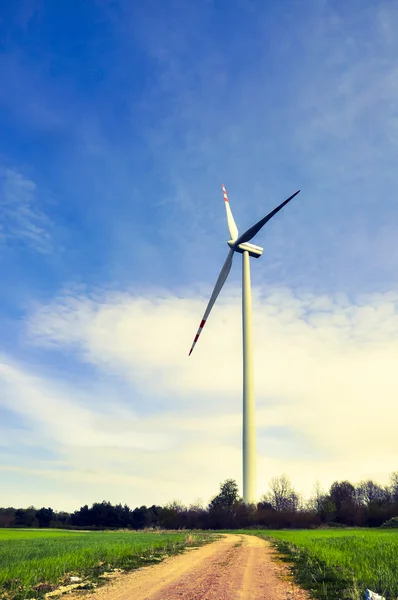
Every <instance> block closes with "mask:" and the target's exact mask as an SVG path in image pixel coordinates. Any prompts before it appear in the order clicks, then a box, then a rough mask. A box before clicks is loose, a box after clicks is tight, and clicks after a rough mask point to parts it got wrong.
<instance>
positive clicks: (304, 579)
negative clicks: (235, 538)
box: [246, 529, 398, 600]
mask: <svg viewBox="0 0 398 600" xmlns="http://www.w3.org/2000/svg"><path fill="white" fill-rule="evenodd" d="M246 533H251V534H255V535H259V536H260V537H263V538H266V539H268V540H269V541H271V543H273V545H274V546H275V547H276V548H277V550H278V552H279V553H280V555H281V558H282V559H283V560H284V561H285V562H288V563H289V564H290V566H291V569H292V573H293V576H294V578H295V580H296V581H297V582H298V583H299V584H300V585H301V586H302V587H304V588H306V589H308V590H310V591H311V593H312V595H313V596H314V597H316V598H319V599H320V600H359V599H362V598H364V595H365V590H366V588H369V589H371V590H373V591H375V592H377V593H378V594H381V595H382V596H384V597H385V598H387V599H388V600H396V599H397V597H398V532H396V531H386V530H377V529H372V530H369V529H349V530H347V529H346V530H344V531H336V530H310V531H308V530H300V531H295V530H292V531H257V532H253V531H251V532H249V531H247V532H246Z"/></svg>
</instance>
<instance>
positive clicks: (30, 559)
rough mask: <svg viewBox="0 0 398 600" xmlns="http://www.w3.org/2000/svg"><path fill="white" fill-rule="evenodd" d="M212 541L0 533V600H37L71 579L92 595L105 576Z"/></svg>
mask: <svg viewBox="0 0 398 600" xmlns="http://www.w3.org/2000/svg"><path fill="white" fill-rule="evenodd" d="M214 538H215V536H211V535H210V534H208V533H197V532H195V533H192V532H172V533H170V532H167V533H163V532H155V533H154V532H149V533H142V532H132V531H123V532H120V531H116V532H78V531H56V530H52V531H48V530H47V531H46V530H39V531H32V530H25V531H23V530H10V529H7V530H0V599H1V600H25V599H30V598H43V597H44V596H45V595H46V594H47V593H49V592H51V591H53V590H55V589H57V588H58V587H59V586H63V585H66V584H68V583H70V577H71V576H73V577H79V579H80V580H81V581H80V582H79V587H82V588H85V589H92V588H93V587H95V586H97V585H100V584H103V583H105V582H106V579H105V578H104V574H106V573H108V574H109V573H111V572H115V571H116V570H119V571H120V570H122V571H130V570H133V569H136V568H138V567H142V566H144V565H148V564H153V563H156V562H160V561H161V560H163V559H164V558H166V557H167V556H171V555H174V554H178V553H180V552H183V551H184V549H185V548H187V547H196V546H200V545H202V544H204V543H206V542H209V541H212V540H214Z"/></svg>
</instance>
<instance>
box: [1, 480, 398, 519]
mask: <svg viewBox="0 0 398 600" xmlns="http://www.w3.org/2000/svg"><path fill="white" fill-rule="evenodd" d="M394 517H398V471H396V472H394V473H392V474H391V477H390V483H389V485H387V486H381V485H379V484H377V483H375V482H374V481H372V480H367V481H361V482H360V483H358V484H352V483H350V482H349V481H335V482H334V483H332V485H331V486H330V489H329V490H328V491H327V492H325V491H323V490H322V489H321V487H320V486H319V484H316V485H315V486H314V491H313V494H312V496H311V497H310V498H309V499H308V500H304V499H303V498H302V496H301V495H300V494H299V493H297V492H296V490H295V489H294V488H293V486H292V484H291V482H290V480H289V478H288V477H287V476H286V475H282V476H280V477H275V478H273V479H272V480H271V482H270V484H269V491H268V492H267V493H266V494H264V495H263V496H262V498H261V500H260V502H258V503H257V504H245V503H244V502H243V501H242V499H241V498H240V497H239V491H238V485H237V483H236V482H235V481H234V480H233V479H227V480H226V481H224V482H223V483H222V484H221V485H220V490H219V493H218V494H217V495H216V496H214V498H213V499H212V500H211V502H210V503H209V504H208V505H207V506H203V505H201V504H197V505H191V506H188V507H187V506H184V505H182V504H181V503H179V502H177V501H174V502H171V503H169V504H166V505H165V506H157V505H153V506H150V507H147V506H140V507H137V508H134V509H131V508H130V507H129V506H127V504H125V505H122V504H116V505H112V504H111V503H110V502H106V501H103V502H94V504H93V505H92V506H91V507H89V506H88V505H85V506H82V507H81V508H79V510H76V511H75V512H73V513H68V512H62V511H55V510H53V509H52V508H49V507H48V508H46V507H42V508H40V509H37V508H34V507H33V506H30V507H28V508H13V507H8V508H0V527H36V528H37V527H39V528H46V527H51V528H68V529H71V528H72V529H73V528H76V529H136V530H139V529H145V528H160V529H181V528H186V529H241V528H248V527H259V528H268V529H280V528H298V529H299V528H315V527H322V526H335V527H336V526H351V527H353V526H355V527H379V526H380V525H382V524H383V523H385V522H387V521H389V520H390V519H393V518H394Z"/></svg>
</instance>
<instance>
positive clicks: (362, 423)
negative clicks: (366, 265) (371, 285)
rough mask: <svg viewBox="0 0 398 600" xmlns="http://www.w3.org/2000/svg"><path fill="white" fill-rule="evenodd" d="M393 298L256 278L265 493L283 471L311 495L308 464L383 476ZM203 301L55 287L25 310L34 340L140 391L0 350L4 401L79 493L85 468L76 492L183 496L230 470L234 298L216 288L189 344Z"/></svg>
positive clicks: (235, 423)
mask: <svg viewBox="0 0 398 600" xmlns="http://www.w3.org/2000/svg"><path fill="white" fill-rule="evenodd" d="M397 301H398V295H397V294H395V293H390V294H385V295H383V294H379V295H374V296H370V297H367V298H365V297H364V298H360V299H359V300H358V302H357V304H354V303H350V302H349V301H348V299H347V298H345V297H342V296H339V297H338V298H332V297H326V296H324V297H315V296H312V295H311V294H298V293H297V294H293V293H291V292H289V291H288V290H279V289H275V290H272V291H271V292H269V293H268V294H263V293H261V291H260V290H256V292H255V295H254V305H255V317H254V327H255V346H256V399H257V425H258V430H259V435H258V447H259V457H258V471H259V491H261V492H263V491H265V490H266V487H267V483H268V481H269V479H270V478H271V477H272V476H273V475H278V474H281V473H282V472H286V473H288V474H289V475H290V476H291V478H292V480H293V481H294V483H295V484H296V485H297V487H298V488H299V489H300V490H302V491H304V492H305V493H309V492H310V491H311V488H312V484H313V483H314V480H315V479H316V478H318V479H319V480H320V481H321V482H322V483H323V484H324V485H326V486H327V485H330V483H331V482H332V481H333V480H334V479H337V478H339V479H342V478H349V479H351V480H353V481H357V480H359V479H361V478H363V477H374V478H375V479H376V480H379V481H381V482H387V479H388V474H389V473H390V472H391V471H392V470H394V469H396V465H397V461H398V443H397V438H396V426H395V424H396V417H397V408H396V398H397V395H398V381H397V379H396V375H395V373H396V364H397V361H398V349H397V347H396V337H397V333H398V311H397ZM204 304H205V300H204V299H200V300H199V299H195V300H194V299H184V298H178V297H176V296H173V295H172V294H169V295H166V294H163V295H162V296H161V295H158V296H154V295H153V294H150V295H148V296H144V295H143V296H133V295H131V296H130V295H129V294H117V293H112V294H109V295H107V294H103V295H102V296H101V295H98V294H97V296H96V297H93V298H90V297H88V296H83V295H82V296H76V297H71V296H70V297H64V298H59V299H58V300H57V301H55V302H54V303H53V304H50V305H47V306H42V307H41V308H38V309H37V310H36V311H35V313H34V314H33V315H32V317H31V319H30V321H29V332H30V338H31V341H33V342H34V343H36V344H38V345H42V346H45V347H50V348H51V351H52V352H53V351H57V349H58V350H62V352H65V351H66V350H68V351H69V352H73V353H74V354H75V355H76V356H78V357H79V358H80V360H82V361H84V362H88V363H90V364H91V365H94V366H95V368H96V369H97V372H98V374H100V375H101V377H103V378H104V377H105V378H106V377H109V378H110V379H111V378H113V380H114V378H115V377H116V379H120V380H123V381H124V382H125V383H127V389H131V390H134V392H133V391H131V394H129V393H126V392H124V393H123V394H121V395H118V393H116V392H115V393H114V394H111V393H109V390H108V389H105V388H104V391H103V393H102V394H100V395H99V396H98V394H97V391H96V392H95V394H94V392H92V396H93V397H91V398H90V397H87V396H86V395H85V396H83V394H82V393H81V392H80V391H79V385H78V382H76V383H73V375H71V376H70V381H69V384H68V386H65V384H61V383H60V382H59V381H58V382H51V381H50V380H49V378H48V376H45V375H42V377H37V376H36V377H33V376H32V375H30V374H28V373H27V372H26V368H21V367H18V368H17V367H16V366H12V365H11V366H10V365H9V364H3V366H2V370H1V373H2V377H3V381H5V382H6V388H5V389H7V390H8V393H7V394H6V395H5V401H6V403H7V407H8V408H9V409H11V410H14V411H17V412H18V413H19V415H21V416H23V417H24V418H25V419H28V420H29V421H30V423H31V427H33V428H34V429H35V430H36V432H37V433H38V435H39V434H40V436H42V438H41V439H42V440H47V443H48V445H49V446H50V447H52V448H53V449H56V452H57V454H58V455H59V457H60V460H61V463H62V465H63V470H62V475H61V474H60V472H59V471H57V467H56V466H55V468H54V467H51V465H50V466H49V467H48V466H47V467H46V469H44V470H43V469H41V471H42V476H46V477H55V478H61V477H62V478H63V480H64V481H65V482H67V483H65V485H67V486H68V489H69V491H70V490H71V489H74V490H75V493H77V490H78V489H79V485H81V483H82V482H86V483H85V486H83V488H81V494H80V496H79V493H77V497H80V501H81V502H83V501H84V502H86V501H88V500H89V499H91V500H93V501H94V500H95V499H96V498H97V499H98V493H101V494H105V495H106V493H108V492H109V493H110V494H111V496H112V499H113V500H115V501H116V500H118V499H122V500H123V501H129V502H134V501H136V502H137V503H140V502H146V503H148V502H149V503H152V502H165V501H167V500H169V499H170V498H171V497H178V498H181V499H182V500H184V501H186V502H189V501H191V500H193V499H194V498H195V497H198V496H200V497H204V498H208V497H210V495H211V494H212V493H214V492H215V491H216V489H217V485H218V483H219V481H221V480H222V479H224V478H226V477H229V476H232V477H235V478H236V479H238V480H239V481H240V479H241V477H240V470H241V457H240V436H241V433H240V428H241V333H240V301H239V296H238V294H235V293H233V294H230V295H228V294H224V295H223V296H222V297H221V298H220V302H219V304H218V306H216V308H215V310H214V314H212V316H211V318H210V320H209V323H208V324H207V326H206V330H205V331H204V333H203V335H202V338H201V340H200V344H198V346H197V348H195V352H194V354H193V355H192V356H191V357H190V358H188V356H187V351H188V350H189V347H190V342H191V337H192V336H193V335H194V333H195V330H196V325H197V323H196V321H198V316H199V318H200V316H201V313H202V310H203V308H204ZM3 363H5V361H3ZM65 377H67V374H66V373H65ZM87 394H88V396H89V395H90V394H89V392H87ZM104 407H105V408H104ZM278 431H279V432H282V434H280V433H278ZM275 432H276V433H275ZM286 439H288V441H286ZM273 440H274V442H273ZM39 470H40V469H39ZM83 490H84V491H85V494H83ZM133 491H134V493H133ZM131 494H133V496H132V495H131ZM108 495H109V494H108ZM87 496H88V497H87ZM107 497H108V496H107ZM132 498H134V499H136V500H132Z"/></svg>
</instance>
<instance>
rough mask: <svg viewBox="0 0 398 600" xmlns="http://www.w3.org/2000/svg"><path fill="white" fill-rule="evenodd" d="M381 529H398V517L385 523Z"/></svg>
mask: <svg viewBox="0 0 398 600" xmlns="http://www.w3.org/2000/svg"><path fill="white" fill-rule="evenodd" d="M380 527H385V528H391V529H392V528H397V529H398V517H393V518H392V519H389V520H388V521H385V523H383V525H380Z"/></svg>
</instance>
